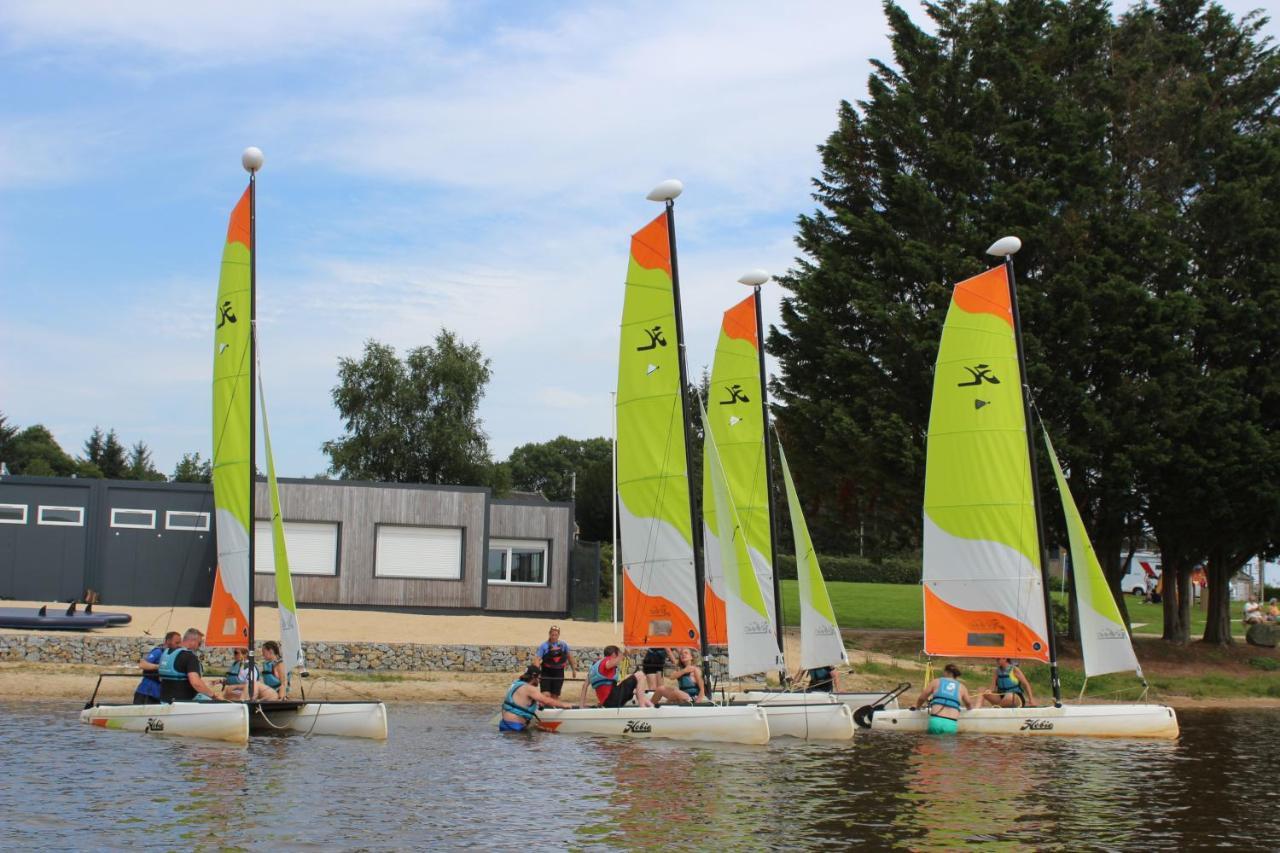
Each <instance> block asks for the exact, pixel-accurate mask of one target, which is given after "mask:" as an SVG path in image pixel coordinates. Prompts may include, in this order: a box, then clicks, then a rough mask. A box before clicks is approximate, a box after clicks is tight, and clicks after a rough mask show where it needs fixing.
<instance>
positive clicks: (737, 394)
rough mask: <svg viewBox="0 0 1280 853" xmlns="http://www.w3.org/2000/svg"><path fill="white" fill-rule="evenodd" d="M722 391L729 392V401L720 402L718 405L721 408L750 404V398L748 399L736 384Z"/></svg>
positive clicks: (727, 386) (725, 387)
mask: <svg viewBox="0 0 1280 853" xmlns="http://www.w3.org/2000/svg"><path fill="white" fill-rule="evenodd" d="M724 390H726V391H728V392H729V399H727V400H721V401H720V405H722V406H733V405H736V404H738V403H750V402H751V398H750V397H748V396H747V395H746V394H743V393H742V386H741V385H739V384H737V383H734V384H733V385H726V386H724Z"/></svg>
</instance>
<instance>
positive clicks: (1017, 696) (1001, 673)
mask: <svg viewBox="0 0 1280 853" xmlns="http://www.w3.org/2000/svg"><path fill="white" fill-rule="evenodd" d="M984 704H986V705H990V706H991V707H993V708H1025V707H1027V706H1028V705H1034V704H1035V696H1034V694H1032V692H1031V682H1030V681H1028V680H1027V677H1026V676H1025V675H1023V674H1022V670H1021V669H1019V668H1018V662H1017V661H1016V660H1013V659H1012V658H996V671H995V672H994V673H993V674H992V676H991V689H990V690H988V691H987V692H985V693H983V694H982V695H980V696H979V697H978V704H977V705H976V706H974V707H977V708H981V707H982V706H983V705H984Z"/></svg>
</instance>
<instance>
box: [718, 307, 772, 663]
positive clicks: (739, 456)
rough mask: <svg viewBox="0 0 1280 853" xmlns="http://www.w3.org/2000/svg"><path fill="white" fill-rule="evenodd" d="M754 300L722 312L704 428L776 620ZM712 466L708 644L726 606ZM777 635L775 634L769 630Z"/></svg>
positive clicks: (721, 629) (722, 629)
mask: <svg viewBox="0 0 1280 853" xmlns="http://www.w3.org/2000/svg"><path fill="white" fill-rule="evenodd" d="M755 299H756V297H755V295H754V294H753V295H751V296H748V297H747V298H746V299H744V300H742V301H741V302H739V303H738V304H737V305H735V306H733V307H732V308H730V309H729V310H728V311H726V312H724V321H723V322H722V323H721V326H720V339H719V340H718V341H717V343H716V355H715V361H714V362H713V364H712V366H711V385H710V387H709V390H708V397H707V414H708V419H707V424H708V428H709V429H710V431H711V435H712V436H713V437H714V438H715V444H716V449H717V451H718V452H719V455H720V462H721V465H722V467H723V470H724V476H725V480H726V482H727V485H728V489H729V497H730V498H731V499H732V500H733V504H734V506H735V507H736V508H737V512H738V518H739V519H740V520H741V521H742V529H743V534H744V535H745V538H746V543H745V544H746V548H747V553H748V554H749V555H750V558H751V565H752V566H753V568H754V571H755V573H756V578H757V579H758V582H759V587H760V593H761V594H762V595H763V596H764V600H765V611H766V613H768V614H770V618H772V614H773V613H774V612H775V608H774V603H773V566H772V565H771V564H770V556H769V555H770V554H771V553H772V552H771V550H770V548H771V543H770V540H771V538H772V537H771V535H770V519H769V486H768V477H767V469H766V467H765V454H764V442H765V434H764V414H763V410H762V408H761V405H760V402H761V399H762V393H763V389H762V388H761V387H760V361H759V358H760V355H759V352H758V351H757V349H756V347H757V330H756V307H755ZM711 468H712V466H711V465H710V464H709V463H708V462H707V461H706V460H705V458H704V460H703V473H702V495H703V498H702V516H703V525H704V538H705V541H706V543H707V549H706V565H707V587H708V589H707V596H706V610H707V642H709V643H717V644H722V643H724V642H725V641H726V637H727V634H726V625H725V603H724V591H723V587H722V583H723V576H724V568H723V567H722V566H721V565H720V561H721V554H720V549H719V547H718V540H719V533H718V524H717V520H716V512H717V507H716V502H715V500H714V495H713V490H712V482H711V473H710V472H711ZM775 627H776V626H775Z"/></svg>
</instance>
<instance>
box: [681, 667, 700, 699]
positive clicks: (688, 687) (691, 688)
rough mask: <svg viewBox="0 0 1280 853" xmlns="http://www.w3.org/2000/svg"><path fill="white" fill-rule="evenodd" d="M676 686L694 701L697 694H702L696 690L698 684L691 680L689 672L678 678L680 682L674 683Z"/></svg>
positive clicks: (691, 676) (691, 675)
mask: <svg viewBox="0 0 1280 853" xmlns="http://www.w3.org/2000/svg"><path fill="white" fill-rule="evenodd" d="M676 685H677V686H678V687H679V688H680V689H681V690H683V691H684V692H685V694H686V695H687V696H688V697H689V698H690V699H696V698H697V697H698V694H699V693H701V692H702V691H700V690H699V689H698V682H696V681H694V680H693V674H692V673H689V672H686V673H685V674H684V675H682V676H680V680H679V681H677V682H676Z"/></svg>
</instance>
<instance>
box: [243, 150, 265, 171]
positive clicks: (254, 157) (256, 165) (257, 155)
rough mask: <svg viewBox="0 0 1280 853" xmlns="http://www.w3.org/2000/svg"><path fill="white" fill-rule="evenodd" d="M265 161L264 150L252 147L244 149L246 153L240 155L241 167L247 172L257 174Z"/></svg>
mask: <svg viewBox="0 0 1280 853" xmlns="http://www.w3.org/2000/svg"><path fill="white" fill-rule="evenodd" d="M264 160H265V158H264V157H263V156H262V149H261V148H256V147H254V146H252V145H250V146H249V147H248V148H246V149H244V153H242V154H241V155H240V165H242V166H244V170H245V171H246V172H251V173H252V172H257V171H258V170H259V169H261V168H262V163H263V161H264Z"/></svg>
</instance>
